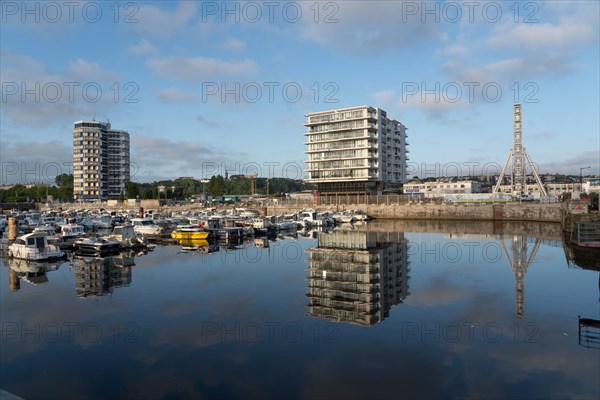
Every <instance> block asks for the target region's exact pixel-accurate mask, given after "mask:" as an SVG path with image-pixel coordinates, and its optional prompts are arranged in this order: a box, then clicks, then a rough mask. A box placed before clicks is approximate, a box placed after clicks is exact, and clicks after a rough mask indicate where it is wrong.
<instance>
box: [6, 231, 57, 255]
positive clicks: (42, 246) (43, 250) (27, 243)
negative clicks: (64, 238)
mask: <svg viewBox="0 0 600 400" xmlns="http://www.w3.org/2000/svg"><path fill="white" fill-rule="evenodd" d="M8 255H9V256H10V257H14V258H19V259H22V260H30V261H45V260H53V259H59V258H62V257H64V255H65V252H64V251H62V250H60V249H59V248H58V246H55V245H51V244H48V236H47V235H46V233H45V232H32V233H28V234H26V235H22V236H19V237H18V238H17V239H16V240H15V242H14V243H12V244H11V245H10V246H8Z"/></svg>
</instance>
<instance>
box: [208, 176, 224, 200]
mask: <svg viewBox="0 0 600 400" xmlns="http://www.w3.org/2000/svg"><path fill="white" fill-rule="evenodd" d="M208 191H209V192H210V193H211V194H212V195H213V196H222V195H223V194H224V193H225V179H223V177H222V176H221V175H217V176H213V177H212V178H210V182H208Z"/></svg>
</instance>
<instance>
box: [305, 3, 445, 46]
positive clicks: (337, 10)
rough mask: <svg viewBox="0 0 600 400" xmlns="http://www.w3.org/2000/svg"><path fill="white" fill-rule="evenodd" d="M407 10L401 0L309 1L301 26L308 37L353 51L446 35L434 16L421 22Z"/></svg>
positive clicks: (417, 41)
mask: <svg viewBox="0 0 600 400" xmlns="http://www.w3.org/2000/svg"><path fill="white" fill-rule="evenodd" d="M313 3H315V4H313ZM317 3H318V5H316V4H317ZM317 8H318V9H319V13H318V15H317V14H315V9H317ZM405 14H406V10H405V8H404V4H403V2H399V1H345V2H310V3H305V6H304V9H303V15H306V16H307V17H306V18H303V19H302V21H301V24H300V25H299V27H300V33H301V37H303V38H305V39H308V40H311V41H314V42H316V43H319V44H322V45H325V46H329V47H332V48H335V49H343V50H347V51H350V52H364V51H366V52H378V51H381V50H389V49H394V50H395V49H398V48H406V47H411V46H414V45H415V44H417V43H420V42H422V41H424V40H429V39H440V40H441V39H442V38H443V37H442V34H441V32H440V29H439V28H440V26H439V24H436V22H435V19H434V18H432V19H429V20H427V21H425V22H422V21H421V18H420V17H415V16H412V17H410V18H407V16H406V15H405ZM315 18H316V19H317V21H315ZM326 21H330V22H329V23H328V22H326Z"/></svg>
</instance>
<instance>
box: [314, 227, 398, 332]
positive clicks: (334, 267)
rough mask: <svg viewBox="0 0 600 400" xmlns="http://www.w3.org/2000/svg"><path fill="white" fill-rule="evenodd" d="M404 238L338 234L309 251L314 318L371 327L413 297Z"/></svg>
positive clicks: (382, 234)
mask: <svg viewBox="0 0 600 400" xmlns="http://www.w3.org/2000/svg"><path fill="white" fill-rule="evenodd" d="M407 243H408V242H407V240H406V239H405V238H404V235H403V234H402V233H389V232H367V231H347V230H338V231H334V232H331V233H324V232H321V233H319V235H318V239H317V247H313V248H311V249H310V250H309V254H310V256H309V259H308V263H309V266H308V280H309V283H308V294H307V296H308V299H309V303H308V316H309V317H314V318H325V319H328V320H330V321H334V322H347V323H351V324H357V325H362V326H371V325H374V324H376V323H378V322H381V321H383V320H384V319H385V318H387V317H388V316H389V311H390V308H391V307H392V306H394V305H396V304H399V303H402V302H403V301H404V299H405V298H406V297H407V296H408V295H409V292H408V257H407Z"/></svg>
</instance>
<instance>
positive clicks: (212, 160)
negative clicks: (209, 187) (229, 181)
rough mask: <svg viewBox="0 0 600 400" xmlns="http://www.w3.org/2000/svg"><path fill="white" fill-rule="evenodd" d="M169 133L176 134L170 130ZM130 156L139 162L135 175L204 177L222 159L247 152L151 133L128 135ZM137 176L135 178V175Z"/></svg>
mask: <svg viewBox="0 0 600 400" xmlns="http://www.w3.org/2000/svg"><path fill="white" fill-rule="evenodd" d="M171 136H176V134H172V135H171ZM130 138H131V149H132V160H134V161H135V162H136V164H137V166H138V169H139V172H138V173H136V177H139V179H146V178H144V177H146V176H194V177H197V178H200V177H206V175H207V174H208V173H209V172H210V171H213V172H214V171H215V169H219V170H220V167H221V165H222V164H223V163H236V162H237V163H239V162H242V161H243V160H245V159H247V154H245V153H243V152H236V151H232V150H231V149H222V148H217V147H214V146H210V145H207V144H204V143H206V141H205V140H202V142H201V141H200V140H198V141H192V140H171V139H164V138H157V137H153V136H141V135H135V134H132V135H130ZM136 179H137V178H136Z"/></svg>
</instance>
